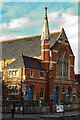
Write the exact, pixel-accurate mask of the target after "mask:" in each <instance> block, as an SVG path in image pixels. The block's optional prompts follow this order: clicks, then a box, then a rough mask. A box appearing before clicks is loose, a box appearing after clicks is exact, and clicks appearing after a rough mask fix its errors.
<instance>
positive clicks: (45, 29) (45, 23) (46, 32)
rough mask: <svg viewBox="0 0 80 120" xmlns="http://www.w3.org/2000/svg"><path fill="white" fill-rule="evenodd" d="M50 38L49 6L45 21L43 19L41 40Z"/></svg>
mask: <svg viewBox="0 0 80 120" xmlns="http://www.w3.org/2000/svg"><path fill="white" fill-rule="evenodd" d="M43 39H44V40H49V27H48V19H47V7H45V15H44V21H43V29H42V35H41V40H43Z"/></svg>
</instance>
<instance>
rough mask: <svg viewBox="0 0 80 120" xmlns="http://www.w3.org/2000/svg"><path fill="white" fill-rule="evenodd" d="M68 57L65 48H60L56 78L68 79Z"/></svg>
mask: <svg viewBox="0 0 80 120" xmlns="http://www.w3.org/2000/svg"><path fill="white" fill-rule="evenodd" d="M68 71H69V56H68V52H67V50H66V48H65V47H61V48H60V50H59V53H58V58H57V76H59V77H66V78H68V77H69V74H68V73H69V72H68Z"/></svg>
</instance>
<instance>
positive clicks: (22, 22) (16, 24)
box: [0, 17, 40, 31]
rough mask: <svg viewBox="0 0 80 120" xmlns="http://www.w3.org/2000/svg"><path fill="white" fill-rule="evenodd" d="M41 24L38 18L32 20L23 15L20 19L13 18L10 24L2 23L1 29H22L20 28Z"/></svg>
mask: <svg viewBox="0 0 80 120" xmlns="http://www.w3.org/2000/svg"><path fill="white" fill-rule="evenodd" d="M39 24H40V21H37V20H34V21H31V20H29V19H28V18H26V17H22V18H19V19H13V20H12V21H10V23H8V24H7V23H2V24H0V31H2V30H3V31H6V30H20V29H25V28H29V27H32V26H35V25H39Z"/></svg>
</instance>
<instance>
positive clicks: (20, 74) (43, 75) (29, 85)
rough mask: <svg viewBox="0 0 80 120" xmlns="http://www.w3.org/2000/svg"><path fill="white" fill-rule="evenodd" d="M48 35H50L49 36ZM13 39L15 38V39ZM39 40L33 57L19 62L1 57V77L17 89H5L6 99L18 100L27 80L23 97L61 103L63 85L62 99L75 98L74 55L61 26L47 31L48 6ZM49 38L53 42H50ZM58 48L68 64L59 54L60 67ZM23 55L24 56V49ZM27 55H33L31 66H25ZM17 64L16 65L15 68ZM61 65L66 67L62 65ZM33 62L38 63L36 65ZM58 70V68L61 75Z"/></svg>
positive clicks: (70, 99)
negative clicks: (50, 31) (37, 54)
mask: <svg viewBox="0 0 80 120" xmlns="http://www.w3.org/2000/svg"><path fill="white" fill-rule="evenodd" d="M50 35H53V36H52V38H51V37H50ZM54 35H55V36H57V37H56V39H55V38H54ZM33 37H34V36H33ZM33 37H32V36H31V37H27V38H26V39H28V38H31V39H32V38H33ZM9 41H10V40H9ZM12 41H14V42H15V41H16V40H12ZM18 41H19V39H18ZM40 41H41V42H40V43H41V49H40V50H41V55H40V56H36V58H34V57H35V56H32V57H31V58H28V57H27V56H25V59H26V60H24V59H23V60H22V62H21V63H20V64H19V62H16V61H18V60H17V58H16V57H15V59H14V57H13V58H10V59H2V61H1V68H2V71H3V80H4V81H5V84H6V86H7V87H8V88H9V86H11V87H10V88H9V89H10V90H12V89H13V91H15V90H14V88H15V89H16V92H14V93H12V94H11V93H8V97H9V99H11V98H10V97H12V99H18V100H20V99H21V97H22V96H23V93H22V92H21V91H22V84H26V92H24V93H25V95H24V99H25V100H41V101H43V102H48V101H49V100H50V99H53V101H54V104H61V103H62V102H63V91H62V90H63V87H64V88H65V91H64V92H65V101H73V102H76V99H75V98H76V97H78V84H77V83H76V82H75V73H74V58H75V57H74V54H73V52H72V49H71V47H70V44H69V42H68V39H67V37H66V34H65V31H64V29H63V28H62V30H61V31H60V32H57V33H50V34H49V28H48V19H47V8H45V16H44V22H43V31H42V35H41V39H40ZM50 41H53V42H51V43H50ZM54 41H55V42H54ZM3 42H4V41H3ZM5 42H7V41H5ZM26 44H27V42H26ZM36 45H37V44H36ZM61 50H62V51H64V52H63V53H64V55H62V54H61V56H63V57H66V56H65V54H67V56H68V57H67V59H68V66H67V64H65V63H66V59H65V61H63V57H62V58H61V60H62V61H61V64H59V65H61V67H62V68H59V66H58V59H59V58H58V56H59V54H60V51H61ZM14 54H15V53H14ZM22 57H24V53H23V55H22ZM20 59H22V58H20ZM27 59H30V60H31V59H32V61H33V62H34V63H33V62H32V66H31V65H30V67H29V66H28V67H27V64H28V63H29V61H28V63H27ZM17 65H18V67H17V68H16V66H17ZM21 65H22V66H21ZM64 65H65V66H66V67H64ZM12 66H13V67H14V68H13V67H12ZM35 66H38V67H37V68H35ZM39 67H41V68H39ZM58 71H59V72H61V76H60V74H59V72H58ZM65 74H66V76H65ZM10 75H12V76H10ZM14 85H15V86H14ZM17 90H18V91H17ZM29 90H30V91H29ZM16 93H17V94H16Z"/></svg>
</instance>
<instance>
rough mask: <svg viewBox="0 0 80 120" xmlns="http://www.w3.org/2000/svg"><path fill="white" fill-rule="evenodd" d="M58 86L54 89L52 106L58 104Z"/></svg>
mask: <svg viewBox="0 0 80 120" xmlns="http://www.w3.org/2000/svg"><path fill="white" fill-rule="evenodd" d="M59 91H60V89H59V86H56V87H55V88H54V104H59Z"/></svg>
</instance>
